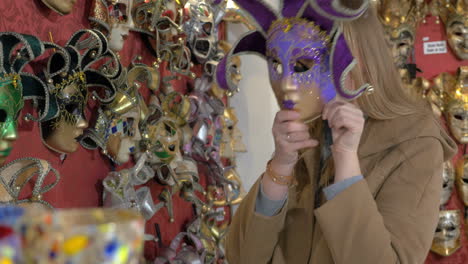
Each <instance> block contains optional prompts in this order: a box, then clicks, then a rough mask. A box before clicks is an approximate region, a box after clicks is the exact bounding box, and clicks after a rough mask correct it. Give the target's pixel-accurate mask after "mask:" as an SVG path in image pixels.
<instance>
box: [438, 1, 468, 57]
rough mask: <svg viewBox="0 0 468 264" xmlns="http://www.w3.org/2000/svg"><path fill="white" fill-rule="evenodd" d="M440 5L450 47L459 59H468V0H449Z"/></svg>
mask: <svg viewBox="0 0 468 264" xmlns="http://www.w3.org/2000/svg"><path fill="white" fill-rule="evenodd" d="M444 2H446V3H445V5H442V6H439V9H440V10H439V13H440V17H441V18H442V20H443V22H444V24H445V30H446V33H447V39H448V43H449V46H450V48H451V49H452V51H453V53H454V54H455V56H456V57H457V58H458V59H459V60H468V2H467V1H466V0H447V1H444Z"/></svg>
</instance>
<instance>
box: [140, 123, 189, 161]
mask: <svg viewBox="0 0 468 264" xmlns="http://www.w3.org/2000/svg"><path fill="white" fill-rule="evenodd" d="M144 138H145V140H144V142H146V144H147V146H146V147H145V148H144V149H147V150H149V151H150V152H151V153H152V154H153V155H154V156H155V157H156V158H157V160H158V161H159V162H162V163H165V164H169V163H171V162H172V161H174V160H181V159H182V155H181V153H180V142H181V135H180V131H179V130H178V127H177V126H176V124H175V123H174V122H173V121H171V120H168V119H161V120H160V121H158V122H157V123H156V124H154V125H147V131H146V132H145V136H144Z"/></svg>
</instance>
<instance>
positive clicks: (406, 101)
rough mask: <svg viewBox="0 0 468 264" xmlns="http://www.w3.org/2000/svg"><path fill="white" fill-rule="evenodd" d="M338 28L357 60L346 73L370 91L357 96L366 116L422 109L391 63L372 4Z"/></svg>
mask: <svg viewBox="0 0 468 264" xmlns="http://www.w3.org/2000/svg"><path fill="white" fill-rule="evenodd" d="M341 28H342V30H343V34H344V36H345V38H346V41H347V42H348V45H349V47H350V49H351V52H352V53H353V55H354V57H355V58H356V59H357V60H358V64H357V65H356V66H355V67H354V69H353V70H352V71H351V73H350V76H351V79H352V81H353V82H354V84H355V87H360V86H361V85H362V84H364V83H369V84H371V85H372V86H373V87H374V92H373V93H372V94H369V95H366V94H365V95H363V96H361V97H359V98H358V99H357V103H358V105H359V106H360V108H361V109H362V110H363V111H364V113H366V114H367V115H368V116H369V117H371V118H374V119H378V120H385V119H393V118H395V117H398V116H403V115H409V114H413V113H416V112H419V111H421V110H422V109H424V104H423V103H422V100H418V99H415V98H413V97H410V96H409V95H408V93H407V92H405V90H404V87H403V83H402V81H401V78H400V75H399V72H398V70H397V68H396V66H395V65H394V63H393V58H392V54H391V51H390V48H388V45H387V42H386V40H385V36H384V31H383V27H382V25H381V23H380V21H379V19H378V18H377V15H376V11H375V10H374V8H369V10H368V11H367V12H366V13H365V14H364V15H363V16H361V17H360V18H359V19H357V20H355V21H351V22H345V23H342V25H341Z"/></svg>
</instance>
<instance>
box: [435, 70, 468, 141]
mask: <svg viewBox="0 0 468 264" xmlns="http://www.w3.org/2000/svg"><path fill="white" fill-rule="evenodd" d="M439 77H440V78H439ZM439 77H437V78H438V79H436V80H435V81H434V83H435V84H436V85H439V86H440V85H442V86H443V87H444V92H445V93H444V94H445V96H443V97H442V98H444V101H445V102H444V103H445V107H444V108H445V114H446V117H447V122H448V125H449V128H450V131H451V132H452V135H453V137H454V138H455V139H456V140H457V141H458V142H459V143H461V144H466V143H468V88H467V87H468V67H466V66H463V67H460V68H459V69H458V74H457V77H456V78H455V77H453V76H451V75H447V74H445V75H442V76H439Z"/></svg>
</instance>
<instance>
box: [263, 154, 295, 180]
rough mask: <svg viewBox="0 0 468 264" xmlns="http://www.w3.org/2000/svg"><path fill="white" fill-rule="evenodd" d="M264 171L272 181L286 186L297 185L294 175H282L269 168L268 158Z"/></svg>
mask: <svg viewBox="0 0 468 264" xmlns="http://www.w3.org/2000/svg"><path fill="white" fill-rule="evenodd" d="M266 172H267V174H268V176H269V177H270V179H271V180H272V181H273V182H274V183H277V184H279V185H287V186H294V185H297V181H296V177H294V175H291V176H282V175H278V174H277V173H276V172H274V171H273V169H272V168H271V160H269V161H268V163H267V166H266Z"/></svg>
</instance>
